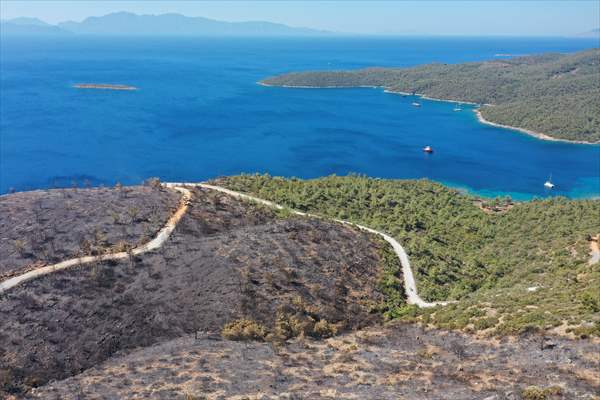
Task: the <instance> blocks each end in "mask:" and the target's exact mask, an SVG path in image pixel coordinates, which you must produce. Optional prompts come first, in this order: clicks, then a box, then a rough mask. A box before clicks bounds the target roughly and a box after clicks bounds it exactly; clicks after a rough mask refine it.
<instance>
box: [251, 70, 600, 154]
mask: <svg viewBox="0 0 600 400" xmlns="http://www.w3.org/2000/svg"><path fill="white" fill-rule="evenodd" d="M257 84H259V85H261V86H267V87H283V88H291V89H294V88H296V89H351V88H369V89H380V88H383V92H384V93H390V94H399V95H403V96H418V97H420V98H421V99H424V100H430V101H443V102H446V103H459V104H469V105H473V106H482V105H484V106H492V105H493V104H479V103H474V102H471V101H461V100H455V99H440V98H436V97H429V96H427V95H425V94H422V93H414V94H413V93H408V92H402V91H399V90H391V89H389V88H386V87H384V86H367V85H361V86H297V85H270V84H268V83H264V82H262V81H259V82H257ZM473 112H474V113H475V114H476V115H477V120H478V121H479V122H481V123H482V124H485V125H490V126H494V127H496V128H503V129H509V130H512V131H516V132H520V133H524V134H527V135H529V136H533V137H535V138H536V139H540V140H548V141H551V142H563V143H572V144H587V145H597V144H600V141H598V142H588V141H585V140H570V139H561V138H555V137H552V136H549V135H547V134H545V133H542V132H536V131H532V130H530V129H525V128H519V127H516V126H510V125H503V124H499V123H497V122H491V121H488V120H487V119H485V118H484V117H483V115H481V111H480V110H479V109H477V108H476V109H474V110H473Z"/></svg>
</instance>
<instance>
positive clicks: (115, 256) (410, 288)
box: [0, 182, 449, 308]
mask: <svg viewBox="0 0 600 400" xmlns="http://www.w3.org/2000/svg"><path fill="white" fill-rule="evenodd" d="M163 185H164V186H165V187H167V188H171V189H174V190H177V191H179V192H181V193H182V194H183V196H182V198H181V204H180V206H179V208H178V209H177V211H176V212H175V213H174V214H173V215H172V216H171V218H169V220H168V221H167V223H166V224H165V226H164V227H163V228H162V229H161V230H160V231H159V232H158V234H157V235H156V237H155V238H154V239H152V240H151V241H149V242H148V243H146V244H144V245H142V246H139V247H136V248H134V249H133V250H132V251H131V252H130V253H128V252H119V253H112V254H105V255H103V256H86V257H79V258H72V259H70V260H66V261H62V262H60V263H57V264H53V265H48V266H46V267H42V268H38V269H35V270H32V271H28V272H26V273H23V274H21V275H18V276H15V277H12V278H10V279H7V280H5V281H3V282H0V293H2V292H3V291H6V290H9V289H11V288H13V287H15V286H17V285H19V284H21V283H23V282H27V281H29V280H31V279H35V278H38V277H40V276H44V275H47V274H51V273H53V272H56V271H61V270H64V269H68V268H71V267H74V266H78V265H81V264H87V263H91V262H94V261H107V260H119V259H125V258H127V257H130V256H132V255H133V256H136V255H139V254H143V253H146V252H149V251H153V250H156V249H158V248H160V247H161V246H162V245H163V244H164V243H165V242H166V241H167V239H168V238H169V236H170V235H171V233H172V232H173V230H174V229H175V227H176V226H177V223H178V222H179V221H180V220H181V217H183V215H184V214H185V213H186V211H187V209H188V203H189V201H190V200H191V196H192V194H191V192H190V191H189V190H188V189H186V188H185V186H191V187H201V188H204V189H209V190H216V191H219V192H222V193H225V194H228V195H230V196H232V197H236V198H239V199H246V200H250V201H254V202H257V203H259V204H263V205H266V206H268V207H273V208H276V209H279V210H282V209H285V208H286V207H284V206H282V205H279V204H276V203H274V202H272V201H269V200H264V199H259V198H258V197H254V196H251V195H248V194H244V193H240V192H236V191H233V190H229V189H226V188H224V187H221V186H214V185H209V184H206V183H187V182H186V183H164V184H163ZM290 212H292V213H293V214H295V215H300V216H305V217H311V218H323V217H322V216H319V215H316V214H311V213H305V212H302V211H297V210H290ZM334 221H336V222H338V223H341V224H345V225H351V226H355V227H357V228H359V229H361V230H364V231H367V232H370V233H372V234H375V235H378V236H380V237H382V238H383V239H384V240H385V241H386V242H388V243H389V244H390V245H391V246H392V248H393V249H394V252H395V253H396V255H397V256H398V258H399V259H400V263H401V264H402V276H403V278H404V287H405V288H406V295H407V303H408V304H414V305H416V306H418V307H421V308H425V307H435V306H438V305H446V304H448V303H449V302H445V301H440V302H434V303H429V302H427V301H425V300H423V299H422V298H421V297H419V294H418V292H417V285H416V283H415V278H414V275H413V272H412V268H411V266H410V261H409V259H408V255H407V254H406V252H405V251H404V248H403V247H402V246H401V245H400V243H398V241H396V239H394V238H393V237H391V236H389V235H388V234H386V233H384V232H380V231H377V230H375V229H372V228H369V227H366V226H363V225H359V224H355V223H353V222H349V221H344V220H339V219H334Z"/></svg>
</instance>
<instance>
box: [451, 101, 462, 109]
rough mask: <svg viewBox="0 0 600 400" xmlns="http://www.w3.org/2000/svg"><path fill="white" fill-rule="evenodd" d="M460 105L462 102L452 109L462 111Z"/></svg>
mask: <svg viewBox="0 0 600 400" xmlns="http://www.w3.org/2000/svg"><path fill="white" fill-rule="evenodd" d="M460 106H461V104H460V103H458V105H457V106H456V107H454V110H452V111H462V108H461V107H460Z"/></svg>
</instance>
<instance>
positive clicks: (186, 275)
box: [0, 189, 382, 395]
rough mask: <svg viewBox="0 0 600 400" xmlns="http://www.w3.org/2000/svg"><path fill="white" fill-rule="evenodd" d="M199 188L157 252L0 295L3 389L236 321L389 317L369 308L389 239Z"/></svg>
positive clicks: (51, 204)
mask: <svg viewBox="0 0 600 400" xmlns="http://www.w3.org/2000/svg"><path fill="white" fill-rule="evenodd" d="M193 194H194V200H193V201H192V204H191V207H190V210H188V212H187V213H186V215H185V216H184V217H183V219H182V220H181V222H180V223H179V225H178V226H177V228H176V230H175V231H174V233H173V235H172V236H171V238H170V239H169V240H168V242H167V244H166V245H165V246H164V247H162V248H161V249H160V250H159V251H156V252H153V253H149V254H145V255H143V256H140V257H131V258H130V259H128V260H125V261H122V262H98V263H95V264H92V265H83V266H80V267H77V268H74V269H71V270H65V271H62V272H58V273H55V274H51V275H48V276H45V277H43V278H40V279H37V280H33V281H30V282H28V283H25V284H23V285H22V286H19V287H16V288H14V289H12V290H10V291H8V292H7V293H6V294H5V295H4V296H3V298H2V299H1V300H0V314H1V315H2V316H3V318H2V320H1V321H0V349H1V350H0V365H1V366H2V367H1V370H0V377H1V384H2V386H1V388H2V390H4V391H5V393H13V394H17V395H23V394H25V393H26V392H27V390H28V389H30V388H31V387H36V386H40V385H43V384H45V383H47V382H48V381H49V380H53V379H64V378H67V377H69V376H73V375H76V374H78V373H81V372H83V371H85V370H86V369H88V368H90V367H93V366H95V365H97V364H98V363H100V362H102V361H105V360H107V359H108V358H110V357H111V356H112V355H114V354H116V353H117V352H127V351H128V350H130V349H134V348H139V347H145V346H150V345H153V344H156V343H160V342H163V341H166V340H171V339H174V338H177V337H180V336H183V335H188V334H195V333H196V332H210V333H212V334H215V335H219V333H220V331H221V329H222V327H223V326H224V324H226V323H227V322H232V321H236V320H239V319H249V320H252V321H255V322H256V323H257V324H260V326H264V327H265V329H266V330H267V331H268V332H270V333H271V334H275V333H277V332H279V331H277V330H276V324H275V323H276V319H277V320H278V321H279V322H281V321H282V320H283V319H286V318H287V319H288V320H292V319H294V321H296V322H298V323H299V324H309V325H310V324H311V323H312V324H313V325H312V326H305V327H304V328H305V329H306V330H307V333H309V334H310V333H311V332H315V333H318V332H317V331H316V330H315V323H316V322H320V321H322V323H321V325H323V324H325V325H326V326H327V327H328V329H330V330H331V331H330V332H331V333H333V332H342V331H344V330H348V329H353V328H360V327H364V326H366V325H369V324H372V323H373V322H376V321H378V320H380V317H379V316H378V314H376V313H372V312H371V311H372V310H373V309H374V308H375V306H376V304H377V303H379V302H380V301H381V300H382V295H381V293H379V291H378V289H377V288H378V279H379V272H378V271H379V267H378V266H379V262H380V257H379V252H380V250H381V246H382V245H381V244H380V243H379V242H377V241H375V240H373V238H371V237H370V236H369V235H367V234H365V233H362V232H359V231H356V230H354V229H352V228H349V227H345V226H341V225H339V224H335V223H330V222H326V221H322V220H315V219H312V220H309V219H303V218H297V217H289V216H287V215H279V214H276V213H275V212H274V211H272V210H270V209H266V208H263V207H259V206H257V205H254V204H250V203H243V202H241V201H239V200H235V199H233V198H231V197H228V196H226V195H222V194H219V193H215V192H208V191H204V190H198V189H196V190H193ZM39 196H40V198H43V203H44V209H45V210H46V211H51V210H53V209H54V208H61V207H63V198H62V195H54V193H51V196H49V197H48V198H44V196H43V195H42V194H39ZM160 196H161V197H164V198H166V199H168V200H169V201H171V200H175V198H173V199H171V196H172V195H171V194H170V193H169V194H168V195H166V194H161V195H160ZM8 199H10V196H9V197H8ZM120 199H121V198H120V197H119V196H116V197H114V198H113V201H116V202H117V203H118V202H119V200H120ZM125 199H126V198H125ZM53 200H54V201H53ZM3 201H7V200H6V199H3ZM6 208H7V209H8V210H11V208H9V207H6ZM9 214H10V213H9ZM2 215H3V218H7V217H6V214H2ZM13 217H14V216H13ZM8 218H10V216H9V217H8ZM101 226H102V227H103V228H104V229H106V230H108V233H107V235H116V233H115V232H113V231H112V230H111V227H112V229H114V230H116V231H117V232H119V225H114V226H113V225H110V224H103V225H101ZM87 228H88V229H89V228H92V227H89V226H88V227H87ZM94 229H96V228H94ZM93 231H94V230H93V229H92V232H93ZM304 328H303V329H304ZM279 333H281V332H279ZM320 333H321V334H322V335H323V336H328V335H327V334H326V333H327V332H323V331H320Z"/></svg>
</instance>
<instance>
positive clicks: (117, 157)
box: [0, 37, 600, 199]
mask: <svg viewBox="0 0 600 400" xmlns="http://www.w3.org/2000/svg"><path fill="white" fill-rule="evenodd" d="M1 44H2V46H0V85H1V90H0V191H1V192H3V193H5V192H7V191H8V190H9V189H10V188H14V189H16V190H27V189H34V188H43V187H53V186H70V185H71V183H72V181H77V182H79V184H81V183H82V182H83V181H84V180H89V181H90V182H91V183H92V184H95V185H97V184H106V185H113V184H114V183H115V182H117V181H120V182H122V183H125V184H135V183H139V182H141V181H142V180H143V179H145V178H148V177H152V176H158V177H160V178H161V179H163V180H173V181H182V180H190V181H198V180H204V179H208V178H212V177H215V176H219V175H230V174H238V173H240V172H249V173H251V172H269V173H271V174H273V175H284V176H298V177H302V178H313V177H318V176H323V175H328V174H333V173H335V174H347V173H350V172H357V173H363V174H367V175H369V176H375V177H385V178H430V179H434V180H437V181H440V182H443V183H447V184H449V185H451V186H454V187H458V188H462V189H465V190H468V191H470V192H475V193H479V194H481V195H485V196H496V195H505V194H508V195H511V196H513V197H514V198H518V199H529V198H532V197H535V196H537V197H543V196H549V195H557V194H559V195H566V196H569V197H573V198H579V197H594V196H600V146H589V145H577V144H569V143H561V142H548V141H542V140H538V139H535V138H532V137H529V136H527V135H524V134H520V133H516V132H513V131H509V130H505V129H500V128H495V127H491V126H487V125H483V124H481V123H479V122H478V121H477V119H476V117H475V115H474V113H473V112H472V111H471V109H470V107H468V106H463V111H462V112H453V111H452V110H453V108H454V105H453V104H451V103H445V102H435V101H425V100H423V101H422V104H423V106H422V107H421V108H415V107H412V106H411V105H410V104H411V103H412V102H413V101H414V99H413V98H411V97H402V96H399V95H395V94H389V93H384V92H383V91H382V90H379V89H322V90H320V89H285V88H269V87H263V86H260V85H257V84H256V82H257V81H258V80H260V79H262V78H264V77H266V76H270V75H273V74H278V73H283V72H287V71H292V70H309V69H310V70H312V69H346V68H360V67H365V66H372V65H379V66H408V65H416V64H421V63H427V62H434V61H435V62H451V63H456V62H465V61H476V60H482V59H490V58H494V55H495V54H498V53H510V54H527V53H538V52H544V51H561V52H570V51H577V50H580V49H584V48H589V47H593V46H594V45H595V44H596V43H595V42H594V41H589V40H572V39H571V40H568V39H514V38H512V39H507V38H486V39H466V38H447V39H439V38H438V39H435V38H410V39H406V38H405V39H398V38H379V39H374V38H336V39H277V40H275V39H190V38H187V39H177V38H170V39H165V38H144V39H142V38H138V39H132V38H110V39H107V38H94V37H88V38H85V37H78V38H69V39H60V40H39V39H37V40H32V39H11V40H4V41H2V43H1ZM77 82H99V83H119V84H128V85H135V86H137V87H139V88H140V90H138V91H135V92H117V91H98V90H76V89H74V88H72V85H73V84H74V83H77ZM428 144H429V145H432V146H434V148H435V153H434V154H433V155H426V154H423V152H422V151H421V148H422V147H423V146H424V145H428ZM550 174H552V176H553V181H554V183H555V184H556V185H557V187H556V189H555V190H553V191H551V192H550V191H546V190H544V188H543V183H544V181H545V180H546V179H547V178H548V176H549V175H550Z"/></svg>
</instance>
